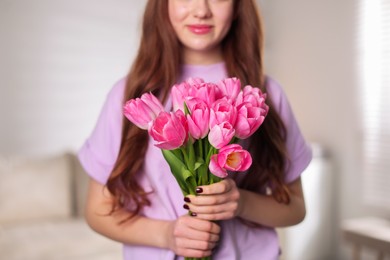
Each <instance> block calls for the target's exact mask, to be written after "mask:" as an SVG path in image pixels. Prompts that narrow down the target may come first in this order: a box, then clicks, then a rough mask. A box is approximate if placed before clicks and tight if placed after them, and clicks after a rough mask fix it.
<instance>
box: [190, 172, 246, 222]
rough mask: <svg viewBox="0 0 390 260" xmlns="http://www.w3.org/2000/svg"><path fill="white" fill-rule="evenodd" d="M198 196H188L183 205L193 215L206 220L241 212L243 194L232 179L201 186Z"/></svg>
mask: <svg viewBox="0 0 390 260" xmlns="http://www.w3.org/2000/svg"><path fill="white" fill-rule="evenodd" d="M197 192H198V194H199V195H198V196H190V195H189V196H187V197H185V198H184V201H185V202H186V203H185V204H184V205H183V207H184V208H185V209H189V210H190V211H191V212H192V215H193V216H196V217H197V218H200V219H205V220H226V219H231V218H234V217H236V216H237V215H239V213H240V212H241V206H242V203H241V200H240V198H241V196H240V191H239V189H238V188H237V186H236V183H235V182H234V181H233V180H232V179H229V178H227V179H224V180H223V181H221V182H218V183H214V184H211V185H205V186H200V187H198V189H197Z"/></svg>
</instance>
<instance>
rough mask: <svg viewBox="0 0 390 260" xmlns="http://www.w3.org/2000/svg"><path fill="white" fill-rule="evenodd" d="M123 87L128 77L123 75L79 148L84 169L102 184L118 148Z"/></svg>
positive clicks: (111, 166)
mask: <svg viewBox="0 0 390 260" xmlns="http://www.w3.org/2000/svg"><path fill="white" fill-rule="evenodd" d="M124 89H125V79H122V80H120V81H119V82H117V83H116V84H115V85H114V87H113V88H112V89H111V91H110V92H109V93H108V95H107V96H106V100H105V103H104V105H103V107H102V109H101V112H100V115H99V118H98V120H97V123H96V125H95V128H94V129H93V131H92V133H91V135H90V136H89V137H88V138H87V139H86V141H85V142H84V144H83V146H82V147H81V148H80V150H79V151H78V159H79V161H80V163H81V165H82V166H83V168H84V170H85V171H86V172H87V174H88V175H89V176H90V177H91V178H93V179H94V180H96V181H97V182H99V183H101V184H103V185H104V184H106V183H107V180H108V178H109V176H110V174H111V171H112V169H113V167H114V164H115V162H116V159H117V156H118V152H119V147H120V142H121V134H122V119H123V113H122V107H123V95H124Z"/></svg>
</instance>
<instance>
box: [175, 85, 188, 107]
mask: <svg viewBox="0 0 390 260" xmlns="http://www.w3.org/2000/svg"><path fill="white" fill-rule="evenodd" d="M189 89H190V85H189V84H188V83H187V82H183V83H180V84H176V85H173V86H172V89H171V100H172V105H173V111H176V110H178V109H180V110H181V111H184V101H185V98H186V97H187V96H188V91H189Z"/></svg>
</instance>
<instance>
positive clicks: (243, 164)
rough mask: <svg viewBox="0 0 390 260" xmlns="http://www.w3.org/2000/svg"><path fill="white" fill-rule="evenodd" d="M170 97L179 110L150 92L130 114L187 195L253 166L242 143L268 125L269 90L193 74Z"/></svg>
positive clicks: (131, 105)
mask: <svg viewBox="0 0 390 260" xmlns="http://www.w3.org/2000/svg"><path fill="white" fill-rule="evenodd" d="M170 95H171V101H172V107H173V111H164V107H163V105H162V104H161V102H160V101H159V100H158V99H157V98H156V97H155V96H154V95H153V94H151V93H145V94H143V95H142V96H141V97H140V98H135V99H131V100H129V101H127V102H126V103H125V105H124V115H125V116H126V117H127V118H128V119H129V120H130V121H131V122H132V123H134V124H135V125H136V126H138V127H140V128H142V129H145V130H148V132H149V135H150V137H151V138H153V140H154V145H155V146H157V147H158V148H160V149H161V150H162V153H163V155H164V158H165V160H166V161H167V162H168V164H169V166H170V169H171V172H172V174H173V175H174V177H175V179H176V180H177V183H178V184H179V186H180V188H181V190H182V192H183V194H184V195H185V196H186V195H188V194H193V195H195V194H196V192H195V190H196V188H197V187H198V186H200V185H207V184H212V183H215V182H218V181H220V180H222V179H223V178H225V177H227V176H228V173H229V172H237V171H246V170H247V169H248V168H249V167H250V166H251V164H252V158H251V155H250V153H249V152H248V151H246V150H245V149H243V148H242V146H241V145H239V144H238V141H239V140H240V139H246V138H248V137H250V136H251V135H252V134H253V133H254V132H255V131H256V130H257V129H258V128H259V127H260V125H261V124H262V123H263V121H264V118H265V116H266V115H267V113H268V106H267V105H266V104H265V99H266V94H263V93H262V92H261V91H260V89H259V88H255V87H252V86H249V85H247V86H245V87H244V88H243V89H241V83H240V80H239V79H237V78H226V79H224V80H221V81H220V82H218V83H217V84H214V83H209V82H205V81H204V80H203V79H200V78H190V79H188V80H187V81H185V82H182V83H180V84H176V85H174V86H172V88H171V93H170ZM187 259H188V258H187ZM207 259H208V258H207Z"/></svg>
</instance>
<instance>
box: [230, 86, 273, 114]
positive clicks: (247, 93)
mask: <svg viewBox="0 0 390 260" xmlns="http://www.w3.org/2000/svg"><path fill="white" fill-rule="evenodd" d="M266 98H267V94H265V93H264V94H263V93H262V92H261V90H260V89H259V88H254V87H252V86H250V85H247V86H245V88H244V89H243V90H242V91H241V92H240V93H239V94H238V96H237V99H236V101H235V105H236V106H239V105H240V104H242V103H244V102H249V103H251V104H252V105H253V106H255V107H264V109H266V110H267V111H268V106H267V105H266V104H265V99H266Z"/></svg>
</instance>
